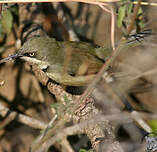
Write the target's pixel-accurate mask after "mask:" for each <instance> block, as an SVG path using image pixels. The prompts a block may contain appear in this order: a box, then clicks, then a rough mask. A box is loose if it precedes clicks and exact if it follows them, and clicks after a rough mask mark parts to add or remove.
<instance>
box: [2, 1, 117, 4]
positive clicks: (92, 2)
mask: <svg viewBox="0 0 157 152" xmlns="http://www.w3.org/2000/svg"><path fill="white" fill-rule="evenodd" d="M118 1H120V0H0V3H31V2H37V3H41V2H82V3H90V4H95V3H106V2H108V3H112V2H118Z"/></svg>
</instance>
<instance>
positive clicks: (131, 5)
mask: <svg viewBox="0 0 157 152" xmlns="http://www.w3.org/2000/svg"><path fill="white" fill-rule="evenodd" d="M132 8H133V3H129V7H128V11H127V12H128V14H130V13H131V12H132Z"/></svg>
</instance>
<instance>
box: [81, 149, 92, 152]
mask: <svg viewBox="0 0 157 152" xmlns="http://www.w3.org/2000/svg"><path fill="white" fill-rule="evenodd" d="M79 152H92V151H91V150H86V149H80V150H79Z"/></svg>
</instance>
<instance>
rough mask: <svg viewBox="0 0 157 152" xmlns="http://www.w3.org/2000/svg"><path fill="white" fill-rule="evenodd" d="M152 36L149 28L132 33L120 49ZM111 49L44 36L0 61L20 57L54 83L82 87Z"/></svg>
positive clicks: (98, 68) (94, 73)
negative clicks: (41, 71)
mask: <svg viewBox="0 0 157 152" xmlns="http://www.w3.org/2000/svg"><path fill="white" fill-rule="evenodd" d="M152 35H153V34H152V30H144V31H143V32H140V33H137V34H132V35H130V36H129V37H128V39H126V40H125V41H124V43H122V45H123V46H122V47H120V48H121V49H126V48H128V47H133V46H137V45H141V43H142V41H144V40H145V38H146V37H150V36H152ZM112 52H113V49H112V48H111V47H106V46H102V47H97V46H94V45H92V44H90V43H86V42H81V41H79V42H78V41H77V42H72V41H57V40H55V39H54V38H50V37H48V36H42V37H38V36H37V37H32V38H31V39H29V40H27V41H26V42H25V43H24V44H23V46H22V47H21V48H20V49H19V51H18V52H17V53H16V54H13V55H10V56H8V57H7V58H4V59H2V60H0V64H1V63H4V62H7V61H9V60H15V59H17V58H20V59H22V60H24V61H27V62H29V63H30V64H35V65H37V66H38V67H39V68H40V69H41V70H43V71H44V72H45V73H46V75H47V76H48V77H49V78H50V79H52V80H54V81H55V82H57V83H60V84H62V85H68V86H84V85H86V84H88V83H90V82H91V81H92V80H93V78H94V77H95V75H96V73H97V72H98V71H99V70H100V68H101V67H102V66H103V64H104V62H105V61H106V60H107V59H108V58H109V57H110V56H111V54H112Z"/></svg>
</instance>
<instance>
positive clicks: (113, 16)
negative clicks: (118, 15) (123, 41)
mask: <svg viewBox="0 0 157 152" xmlns="http://www.w3.org/2000/svg"><path fill="white" fill-rule="evenodd" d="M104 5H106V6H104ZM99 6H100V7H101V8H102V9H103V10H105V11H106V12H108V13H110V14H111V44H112V48H113V50H115V36H114V34H115V15H114V10H113V8H112V6H111V5H107V4H99ZM106 7H109V9H110V10H108V9H107V8H106Z"/></svg>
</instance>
